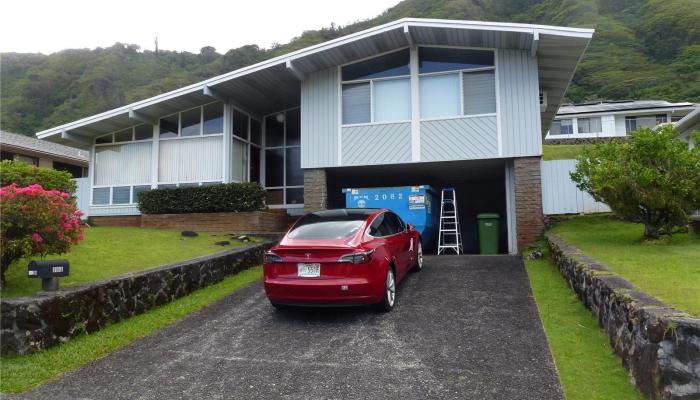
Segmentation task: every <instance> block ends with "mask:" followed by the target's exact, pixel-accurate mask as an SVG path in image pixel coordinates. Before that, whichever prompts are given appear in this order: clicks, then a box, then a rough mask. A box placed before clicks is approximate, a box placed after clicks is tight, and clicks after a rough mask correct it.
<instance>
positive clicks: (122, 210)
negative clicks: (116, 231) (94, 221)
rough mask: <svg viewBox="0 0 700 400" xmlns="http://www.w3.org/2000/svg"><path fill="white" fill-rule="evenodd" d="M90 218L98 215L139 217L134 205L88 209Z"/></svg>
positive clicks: (137, 209)
mask: <svg viewBox="0 0 700 400" xmlns="http://www.w3.org/2000/svg"><path fill="white" fill-rule="evenodd" d="M89 214H90V216H91V217H94V216H99V215H140V214H141V212H140V211H139V207H138V206H136V205H123V206H103V207H90V212H89Z"/></svg>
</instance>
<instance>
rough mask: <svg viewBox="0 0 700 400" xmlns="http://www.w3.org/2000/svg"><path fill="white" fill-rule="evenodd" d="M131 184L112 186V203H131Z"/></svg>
mask: <svg viewBox="0 0 700 400" xmlns="http://www.w3.org/2000/svg"><path fill="white" fill-rule="evenodd" d="M130 196H131V187H130V186H115V187H113V188H112V204H129V200H130Z"/></svg>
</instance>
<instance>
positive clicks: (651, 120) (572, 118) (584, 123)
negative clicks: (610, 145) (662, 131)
mask: <svg viewBox="0 0 700 400" xmlns="http://www.w3.org/2000/svg"><path fill="white" fill-rule="evenodd" d="M697 107H698V105H696V104H693V103H669V102H667V101H661V100H636V101H634V100H623V101H603V102H597V103H586V104H566V105H563V106H561V107H560V108H559V111H558V112H557V115H556V117H554V121H553V122H552V125H551V126H550V127H549V132H547V137H546V140H547V142H546V143H567V142H570V143H576V142H585V141H587V140H590V139H598V138H613V137H624V136H626V135H627V134H628V133H630V132H632V131H633V130H635V129H637V128H640V127H642V126H647V127H650V128H654V127H655V126H657V125H659V124H664V123H669V122H676V121H679V120H680V119H681V118H683V117H684V116H685V115H687V114H689V113H690V112H691V111H693V110H694V109H696V108H697Z"/></svg>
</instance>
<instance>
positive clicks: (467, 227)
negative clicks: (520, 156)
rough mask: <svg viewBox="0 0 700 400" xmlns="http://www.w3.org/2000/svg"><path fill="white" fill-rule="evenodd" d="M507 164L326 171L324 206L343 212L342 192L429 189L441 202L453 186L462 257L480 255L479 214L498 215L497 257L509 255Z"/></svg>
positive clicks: (457, 163) (484, 162)
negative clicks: (455, 195)
mask: <svg viewBox="0 0 700 400" xmlns="http://www.w3.org/2000/svg"><path fill="white" fill-rule="evenodd" d="M507 162H508V160H479V161H449V162H437V163H410V164H393V165H378V166H363V167H341V168H330V169H328V170H327V180H328V205H329V207H330V208H342V207H346V204H345V194H344V193H343V189H344V188H370V187H392V186H417V185H430V186H432V187H433V189H434V190H435V192H436V196H437V199H438V201H439V198H440V190H441V189H442V188H443V187H453V188H455V191H456V192H457V204H458V206H459V217H460V226H461V230H462V245H463V248H464V252H465V253H466V254H478V253H479V236H478V226H477V218H476V217H477V215H478V214H481V213H496V214H498V215H500V217H501V218H500V222H499V252H500V253H508V252H509V251H508V250H509V246H508V241H509V229H508V226H509V225H510V226H514V224H513V223H509V219H512V218H513V217H511V216H510V215H509V214H510V213H509V212H508V209H509V207H508V201H507V190H506V189H507V187H506V181H507V179H506V165H507ZM436 217H437V215H436ZM510 233H511V234H512V233H513V232H510ZM513 236H514V235H510V237H513ZM435 245H437V244H435ZM431 247H432V246H431ZM435 247H437V246H435ZM511 248H512V247H511Z"/></svg>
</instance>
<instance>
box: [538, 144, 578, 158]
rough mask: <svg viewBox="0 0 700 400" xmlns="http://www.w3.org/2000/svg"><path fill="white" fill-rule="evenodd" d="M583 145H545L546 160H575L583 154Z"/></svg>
mask: <svg viewBox="0 0 700 400" xmlns="http://www.w3.org/2000/svg"><path fill="white" fill-rule="evenodd" d="M584 147H586V145H583V144H556V145H555V144H545V145H543V146H542V158H543V159H544V160H573V159H574V158H576V156H577V155H579V154H581V153H582V152H583V148H584Z"/></svg>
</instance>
